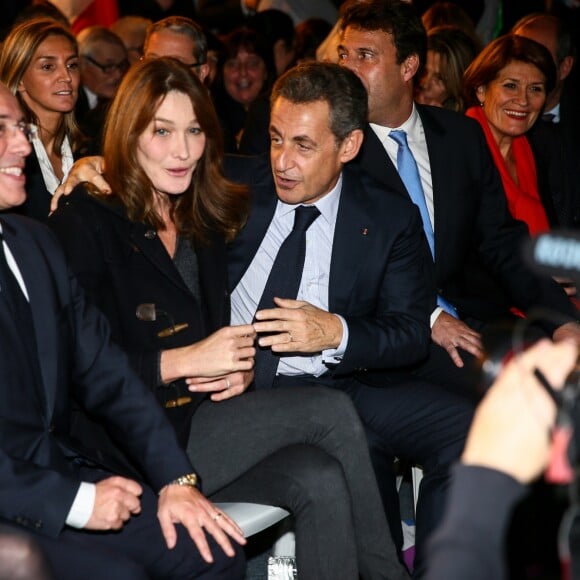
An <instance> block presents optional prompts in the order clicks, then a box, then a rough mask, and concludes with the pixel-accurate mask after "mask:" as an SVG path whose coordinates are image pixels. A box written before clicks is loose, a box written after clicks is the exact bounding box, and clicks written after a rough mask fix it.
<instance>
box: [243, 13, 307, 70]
mask: <svg viewBox="0 0 580 580" xmlns="http://www.w3.org/2000/svg"><path fill="white" fill-rule="evenodd" d="M247 26H248V28H251V29H252V30H255V31H256V32H257V34H258V36H259V37H260V38H263V39H265V40H266V42H267V43H268V44H269V45H270V50H271V52H272V58H273V60H274V68H275V69H276V76H280V75H281V74H282V73H283V72H284V71H285V70H286V69H288V68H290V67H291V66H292V65H293V64H294V61H295V59H296V56H295V53H294V37H295V31H294V24H293V23H292V19H291V18H290V16H288V14H286V13H285V12H282V11H281V10H274V9H271V10H263V11H262V10H261V11H260V12H258V13H256V14H255V15H254V16H252V17H251V18H250V19H249V20H248V23H247Z"/></svg>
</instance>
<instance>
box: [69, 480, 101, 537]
mask: <svg viewBox="0 0 580 580" xmlns="http://www.w3.org/2000/svg"><path fill="white" fill-rule="evenodd" d="M96 495H97V486H96V485H95V484H94V483H87V482H86V481H82V482H81V484H80V486H79V490H78V491H77V494H76V496H75V500H74V501H73V504H72V506H71V508H70V510H69V512H68V516H67V518H66V521H65V523H66V525H67V526H70V527H71V528H79V529H81V528H84V527H85V526H86V525H87V522H88V521H89V519H90V518H91V516H92V515H93V509H94V507H95V496H96Z"/></svg>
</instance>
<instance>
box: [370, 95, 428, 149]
mask: <svg viewBox="0 0 580 580" xmlns="http://www.w3.org/2000/svg"><path fill="white" fill-rule="evenodd" d="M370 126H371V129H372V130H373V131H374V132H375V133H376V135H377V137H378V138H379V139H380V141H381V143H383V145H384V144H385V143H386V142H387V141H386V139H388V137H389V133H390V132H391V131H405V133H407V138H408V140H409V141H411V142H413V141H420V140H421V136H422V133H423V124H422V123H421V117H419V112H418V111H417V107H416V106H415V103H413V110H412V111H411V115H410V116H409V118H408V119H407V120H406V121H405V122H404V123H403V124H402V125H399V126H398V127H385V126H384V125H377V124H376V123H370Z"/></svg>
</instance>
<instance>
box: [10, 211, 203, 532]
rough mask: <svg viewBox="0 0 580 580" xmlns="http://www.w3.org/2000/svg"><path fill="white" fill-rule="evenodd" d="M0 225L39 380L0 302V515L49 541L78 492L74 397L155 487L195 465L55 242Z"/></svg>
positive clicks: (13, 219) (13, 224)
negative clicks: (22, 289)
mask: <svg viewBox="0 0 580 580" xmlns="http://www.w3.org/2000/svg"><path fill="white" fill-rule="evenodd" d="M2 221H3V224H4V226H3V230H4V237H5V239H6V242H7V243H8V245H9V247H10V250H11V251H12V253H13V254H14V256H15V259H16V262H17V263H18V266H19V268H20V271H21V273H22V276H23V278H24V281H25V284H26V288H27V290H28V293H29V296H30V306H31V309H32V316H33V322H34V329H35V332H36V341H37V344H38V359H39V362H40V369H41V373H40V374H41V380H40V381H38V380H35V377H36V375H35V373H34V372H33V369H34V365H33V364H32V361H31V359H30V356H29V355H28V354H27V353H28V351H27V350H26V348H25V347H24V344H23V341H22V338H21V335H20V333H21V332H22V329H21V328H15V324H14V320H13V318H12V317H11V315H10V313H9V310H8V307H7V306H6V303H5V301H4V300H2V299H0V342H1V343H2V350H3V352H4V356H2V357H0V490H1V491H0V518H1V519H4V520H6V521H8V522H9V523H12V524H18V525H22V526H24V527H29V528H32V529H34V530H35V531H37V532H39V533H42V534H46V535H48V536H52V537H55V536H57V535H58V534H59V532H60V531H61V529H62V528H63V526H64V522H65V519H66V516H67V514H68V511H69V509H70V507H71V505H72V502H73V499H74V497H75V495H76V492H77V489H78V486H79V476H78V474H77V468H76V467H75V465H76V464H75V462H74V461H71V459H72V458H74V457H78V456H79V455H81V454H80V453H79V447H77V446H76V445H73V444H72V442H71V440H70V437H69V436H70V415H71V397H75V398H76V399H77V400H78V401H79V402H80V403H81V404H82V405H83V406H85V407H86V408H87V409H89V410H90V411H91V412H92V413H94V415H95V416H97V417H99V418H100V419H101V420H102V421H103V422H104V423H105V424H106V426H107V429H108V430H109V432H110V433H111V434H112V436H113V437H115V438H116V439H117V440H118V441H119V442H122V445H123V447H124V448H125V449H126V451H127V452H128V453H129V455H130V456H131V457H132V458H133V460H134V461H135V463H136V464H137V465H139V466H140V467H141V469H142V472H143V474H144V475H145V477H146V479H147V480H148V481H149V483H150V484H151V485H152V487H153V488H154V489H156V490H159V489H160V488H161V487H163V485H165V484H166V483H167V482H169V481H171V480H173V479H175V478H176V477H178V476H180V475H183V474H184V473H188V472H190V471H191V470H192V468H191V464H190V462H189V460H188V459H187V456H186V455H185V453H184V452H183V451H181V450H180V449H179V447H178V444H177V440H176V437H175V433H174V431H173V429H171V427H170V425H169V424H168V422H167V420H166V419H165V417H164V414H163V412H162V411H161V409H160V408H159V405H157V403H156V402H155V399H154V397H153V396H152V395H151V393H150V392H149V391H148V390H147V389H146V388H145V387H144V386H143V384H142V382H141V381H140V380H139V379H138V378H137V376H136V375H135V374H134V373H133V371H132V370H131V369H130V366H129V363H128V361H127V358H126V356H125V354H124V353H122V352H121V350H120V349H118V348H117V347H115V346H114V345H112V344H111V342H110V336H109V325H108V324H107V321H106V320H105V318H104V317H103V316H102V314H101V313H100V312H99V311H98V309H97V308H95V307H94V306H93V305H92V304H91V303H89V302H87V301H86V299H85V296H84V294H83V292H82V291H81V290H80V288H79V286H78V283H77V281H76V279H75V278H74V277H73V276H72V275H71V274H70V271H69V270H68V268H67V265H66V262H65V260H64V255H63V253H62V250H61V248H60V246H59V244H58V242H57V241H56V240H55V239H54V237H53V236H52V235H51V233H50V232H49V231H48V230H47V229H46V227H45V226H43V225H41V224H38V223H37V222H34V221H32V220H27V219H26V218H22V217H20V216H11V215H3V216H2ZM89 457H90V456H89ZM104 467H107V465H106V464H105V465H104Z"/></svg>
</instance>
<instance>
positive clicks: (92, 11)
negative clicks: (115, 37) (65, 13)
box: [72, 0, 119, 34]
mask: <svg viewBox="0 0 580 580" xmlns="http://www.w3.org/2000/svg"><path fill="white" fill-rule="evenodd" d="M118 19H119V6H118V5H117V0H93V2H91V4H89V5H88V6H87V7H86V8H85V9H84V10H83V11H82V12H81V13H80V14H79V15H78V17H77V18H75V20H74V22H73V23H72V29H73V32H74V33H75V34H78V33H79V32H80V31H81V30H82V29H83V28H87V27H88V26H95V25H101V26H107V27H109V26H110V25H111V24H113V22H116V21H117V20H118Z"/></svg>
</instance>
